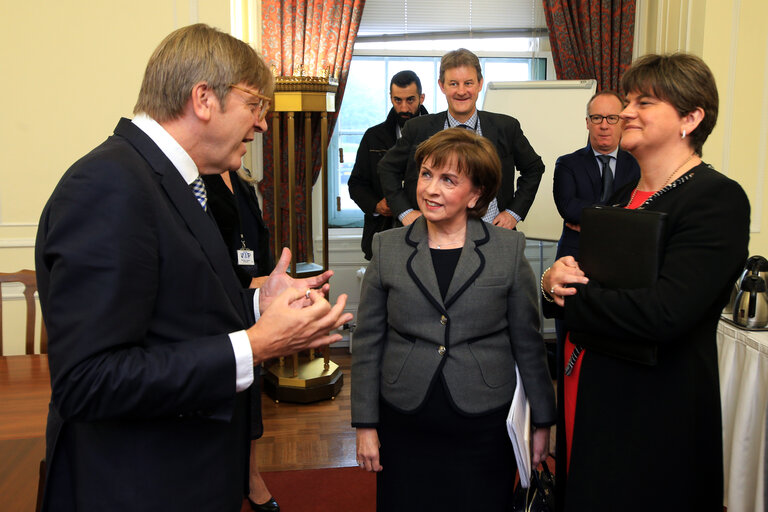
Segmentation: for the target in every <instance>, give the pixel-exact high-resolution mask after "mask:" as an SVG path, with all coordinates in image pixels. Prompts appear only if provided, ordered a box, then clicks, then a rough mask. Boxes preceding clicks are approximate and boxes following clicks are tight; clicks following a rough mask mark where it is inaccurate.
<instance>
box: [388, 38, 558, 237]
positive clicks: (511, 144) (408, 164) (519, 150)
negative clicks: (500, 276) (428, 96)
mask: <svg viewBox="0 0 768 512" xmlns="http://www.w3.org/2000/svg"><path fill="white" fill-rule="evenodd" d="M438 85H439V86H440V90H441V91H442V92H443V94H445V99H446V100H447V101H448V110H447V111H446V112H440V113H439V114H431V115H426V116H420V117H418V118H416V119H412V120H410V121H408V122H407V123H406V124H405V126H404V127H403V130H402V137H400V139H399V140H398V141H397V144H395V145H394V146H393V147H392V149H390V150H389V151H388V152H387V154H386V155H384V158H382V160H381V162H379V167H378V172H379V180H380V181H381V188H382V190H383V191H384V196H385V197H386V198H387V203H388V204H389V208H390V209H391V210H392V213H393V215H394V216H396V217H397V219H398V220H399V221H400V222H402V223H403V224H404V225H409V224H411V223H412V222H413V221H414V220H416V219H417V218H418V217H419V216H420V215H421V213H420V212H419V210H418V205H417V204H416V182H417V180H418V177H419V169H418V168H417V166H416V161H415V160H414V154H415V153H416V148H417V147H418V145H419V144H421V143H422V142H423V141H425V140H427V139H428V138H430V137H431V136H432V135H434V134H435V133H437V132H439V131H441V130H444V129H446V128H453V127H454V126H462V127H464V128H467V129H469V130H473V131H474V132H475V133H477V134H478V135H482V136H484V137H486V138H487V139H489V140H490V141H491V142H493V144H494V146H495V147H496V150H497V151H498V152H499V158H501V166H502V176H501V188H500V189H499V193H498V195H497V196H496V198H495V199H494V200H493V201H492V202H491V204H490V205H489V206H488V212H487V213H486V215H485V216H484V217H483V220H485V221H486V222H492V223H493V224H495V225H497V226H501V227H505V228H508V229H512V228H514V227H515V225H516V224H517V223H518V222H519V221H521V220H523V219H524V218H525V216H526V214H527V213H528V210H529V209H530V208H531V205H532V204H533V199H534V198H535V197H536V191H537V190H538V188H539V181H541V175H542V174H544V163H543V162H542V161H541V158H540V157H539V155H537V154H536V152H535V151H534V150H533V148H532V147H531V145H530V144H529V143H528V139H526V138H525V135H523V130H522V129H521V128H520V123H519V122H518V121H517V119H515V118H513V117H510V116H507V115H504V114H495V113H492V112H481V111H479V110H477V107H476V103H477V97H478V95H479V94H480V91H481V90H482V89H483V73H482V68H481V67H480V61H479V60H478V58H477V56H476V55H475V54H474V53H472V52H470V51H469V50H466V49H464V48H460V49H458V50H455V51H452V52H448V53H446V54H445V55H443V58H442V59H441V61H440V78H439V80H438ZM515 169H517V171H519V173H520V177H519V178H518V180H517V189H515Z"/></svg>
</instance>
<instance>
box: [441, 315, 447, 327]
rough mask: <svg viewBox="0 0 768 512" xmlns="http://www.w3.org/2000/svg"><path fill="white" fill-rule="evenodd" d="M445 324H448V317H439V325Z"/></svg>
mask: <svg viewBox="0 0 768 512" xmlns="http://www.w3.org/2000/svg"><path fill="white" fill-rule="evenodd" d="M447 323H448V317H446V316H445V315H441V316H440V324H442V325H445V324H447Z"/></svg>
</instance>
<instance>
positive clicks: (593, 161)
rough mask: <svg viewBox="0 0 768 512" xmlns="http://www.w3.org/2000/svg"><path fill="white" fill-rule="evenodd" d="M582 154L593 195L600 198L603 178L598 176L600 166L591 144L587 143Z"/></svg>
mask: <svg viewBox="0 0 768 512" xmlns="http://www.w3.org/2000/svg"><path fill="white" fill-rule="evenodd" d="M582 155H583V156H584V167H585V168H586V169H587V176H589V181H590V183H592V191H593V192H594V193H595V197H597V198H598V199H600V194H601V193H602V191H603V178H602V176H600V167H599V164H598V163H597V158H595V152H594V151H593V150H592V146H591V145H589V144H587V147H586V148H584V152H583V153H582Z"/></svg>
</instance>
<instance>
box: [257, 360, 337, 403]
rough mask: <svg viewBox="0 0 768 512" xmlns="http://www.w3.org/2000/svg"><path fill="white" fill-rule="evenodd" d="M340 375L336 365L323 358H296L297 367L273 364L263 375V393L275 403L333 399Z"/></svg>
mask: <svg viewBox="0 0 768 512" xmlns="http://www.w3.org/2000/svg"><path fill="white" fill-rule="evenodd" d="M343 384H344V375H343V374H342V373H341V368H339V365H337V364H336V363H334V362H333V361H328V363H327V368H326V363H325V360H324V359H323V358H307V357H300V358H298V367H297V369H296V371H294V368H293V365H290V364H288V365H286V364H284V362H283V361H278V362H275V363H273V364H272V365H271V366H269V368H267V372H266V374H265V375H264V391H265V392H266V393H267V395H268V396H269V397H270V398H271V399H272V400H274V401H275V402H280V401H284V402H297V403H310V402H317V401H319V400H328V399H333V398H334V397H335V396H336V395H338V394H339V391H341V386H342V385H343Z"/></svg>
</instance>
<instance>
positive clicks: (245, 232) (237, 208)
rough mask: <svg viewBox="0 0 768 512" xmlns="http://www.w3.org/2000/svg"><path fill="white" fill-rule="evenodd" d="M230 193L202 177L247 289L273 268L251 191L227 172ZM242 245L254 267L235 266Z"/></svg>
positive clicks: (257, 395) (258, 425)
mask: <svg viewBox="0 0 768 512" xmlns="http://www.w3.org/2000/svg"><path fill="white" fill-rule="evenodd" d="M229 178H230V180H231V182H232V191H230V190H229V187H227V184H226V183H224V179H223V178H222V177H221V176H220V175H218V174H212V175H206V176H203V181H204V182H205V188H206V192H207V194H208V209H209V211H210V212H211V215H213V218H214V220H215V221H216V225H217V226H218V227H219V232H220V233H221V237H222V238H223V239H224V243H225V244H226V245H227V249H228V252H229V256H230V261H231V262H232V267H233V268H234V270H235V274H237V278H238V279H239V280H240V284H242V285H243V286H244V287H248V286H249V285H250V284H251V279H252V278H254V277H259V276H265V275H268V274H269V273H270V272H272V269H273V268H274V266H275V265H274V258H273V257H272V255H271V253H270V252H269V231H268V230H267V228H266V225H265V224H264V219H263V218H262V217H261V209H260V208H259V202H258V199H257V198H256V193H255V192H254V191H253V189H252V188H251V187H250V186H248V185H246V184H245V183H244V182H243V181H242V179H241V178H240V176H238V174H237V173H236V172H234V171H230V173H229ZM243 241H244V242H245V245H246V247H247V248H249V249H251V250H252V251H254V260H255V265H238V261H237V251H238V249H240V248H241V247H242V242H243ZM257 370H258V368H255V369H254V375H255V376H256V378H255V379H254V381H253V385H252V392H251V438H252V439H258V438H260V437H261V435H262V434H263V433H264V426H263V424H262V422H261V387H260V380H259V377H258V375H259V374H258V371H257Z"/></svg>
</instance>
